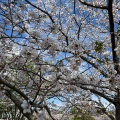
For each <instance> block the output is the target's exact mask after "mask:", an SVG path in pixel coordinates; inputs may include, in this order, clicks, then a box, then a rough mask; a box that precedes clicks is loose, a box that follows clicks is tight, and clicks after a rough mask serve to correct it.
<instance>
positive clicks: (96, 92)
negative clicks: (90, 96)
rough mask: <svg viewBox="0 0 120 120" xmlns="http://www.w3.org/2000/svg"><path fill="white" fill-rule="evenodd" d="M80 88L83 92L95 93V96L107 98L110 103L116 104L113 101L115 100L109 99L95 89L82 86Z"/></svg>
mask: <svg viewBox="0 0 120 120" xmlns="http://www.w3.org/2000/svg"><path fill="white" fill-rule="evenodd" d="M80 88H81V89H83V90H89V91H90V92H92V93H94V94H96V95H99V96H101V97H103V98H105V99H106V100H108V101H109V102H111V103H113V104H115V102H114V100H113V99H110V98H109V97H108V96H106V95H105V94H104V93H101V92H99V91H97V90H95V89H91V88H87V87H84V86H80Z"/></svg>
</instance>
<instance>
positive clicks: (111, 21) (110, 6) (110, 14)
mask: <svg viewBox="0 0 120 120" xmlns="http://www.w3.org/2000/svg"><path fill="white" fill-rule="evenodd" d="M112 4H113V0H108V15H109V25H110V34H111V44H112V55H113V63H114V68H115V70H116V71H117V72H118V73H119V72H120V71H119V66H118V63H119V60H118V57H117V54H116V51H115V47H116V46H115V34H114V32H115V31H114V19H113V12H112V11H113V9H112Z"/></svg>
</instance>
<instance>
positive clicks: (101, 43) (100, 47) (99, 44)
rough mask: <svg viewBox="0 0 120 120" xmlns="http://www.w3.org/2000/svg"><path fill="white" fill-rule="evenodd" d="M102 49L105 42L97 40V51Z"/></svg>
mask: <svg viewBox="0 0 120 120" xmlns="http://www.w3.org/2000/svg"><path fill="white" fill-rule="evenodd" d="M102 49H103V42H100V41H99V42H98V41H96V42H95V51H96V52H101V50H102Z"/></svg>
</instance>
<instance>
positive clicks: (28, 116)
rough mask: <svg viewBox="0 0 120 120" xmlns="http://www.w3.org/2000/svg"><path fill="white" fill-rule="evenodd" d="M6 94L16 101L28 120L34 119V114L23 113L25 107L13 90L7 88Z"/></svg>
mask: <svg viewBox="0 0 120 120" xmlns="http://www.w3.org/2000/svg"><path fill="white" fill-rule="evenodd" d="M5 94H6V96H8V97H9V98H10V99H11V100H12V101H13V102H14V103H15V105H16V106H17V107H18V108H19V110H20V111H21V112H22V114H23V115H24V116H25V117H26V118H28V120H33V118H32V115H31V114H30V113H23V108H22V107H21V104H22V102H21V101H20V100H19V99H17V98H16V97H15V96H14V95H13V94H12V93H11V92H10V90H5Z"/></svg>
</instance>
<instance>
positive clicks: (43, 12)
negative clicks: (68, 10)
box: [25, 0, 55, 23]
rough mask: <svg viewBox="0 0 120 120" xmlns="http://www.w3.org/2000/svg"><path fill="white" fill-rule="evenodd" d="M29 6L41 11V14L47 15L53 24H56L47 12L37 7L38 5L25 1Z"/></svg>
mask: <svg viewBox="0 0 120 120" xmlns="http://www.w3.org/2000/svg"><path fill="white" fill-rule="evenodd" d="M25 1H26V2H27V3H28V4H30V5H31V6H32V7H34V8H36V9H38V10H40V11H41V12H43V13H45V14H46V15H47V16H48V17H49V18H50V20H51V21H52V23H55V21H54V20H53V18H52V16H51V15H50V14H49V13H48V12H47V11H45V10H43V9H41V8H40V7H37V6H36V5H34V4H32V3H31V2H30V1H29V0H25Z"/></svg>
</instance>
